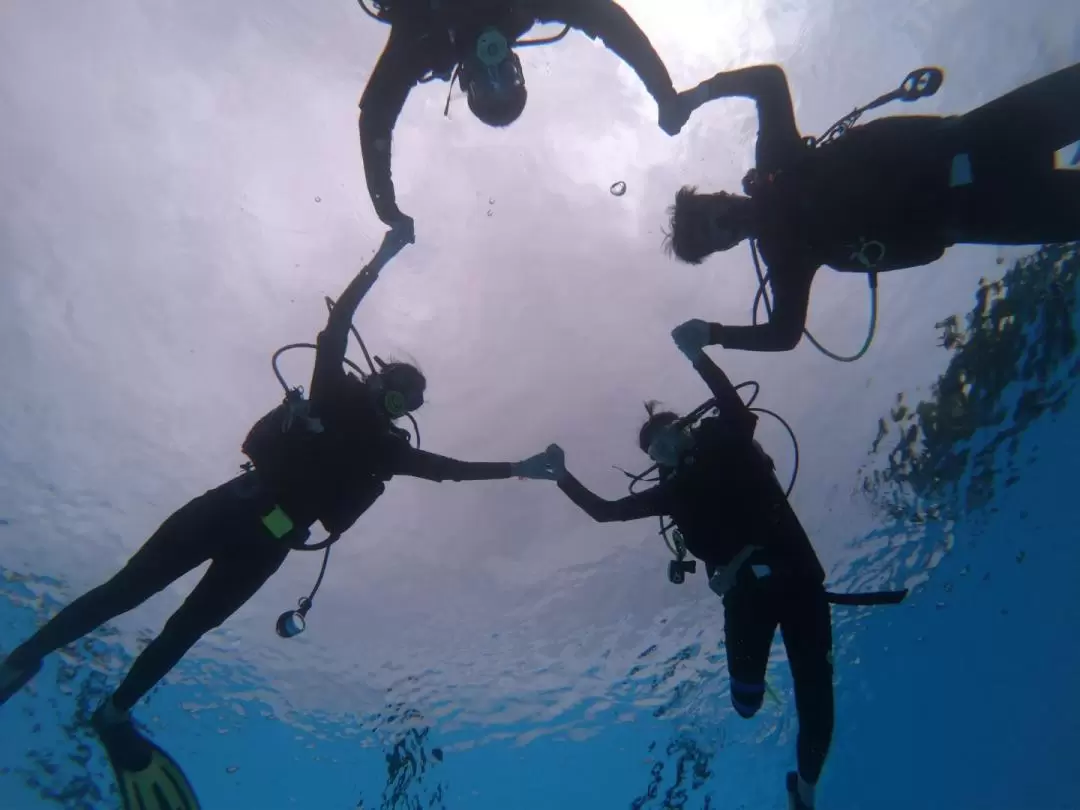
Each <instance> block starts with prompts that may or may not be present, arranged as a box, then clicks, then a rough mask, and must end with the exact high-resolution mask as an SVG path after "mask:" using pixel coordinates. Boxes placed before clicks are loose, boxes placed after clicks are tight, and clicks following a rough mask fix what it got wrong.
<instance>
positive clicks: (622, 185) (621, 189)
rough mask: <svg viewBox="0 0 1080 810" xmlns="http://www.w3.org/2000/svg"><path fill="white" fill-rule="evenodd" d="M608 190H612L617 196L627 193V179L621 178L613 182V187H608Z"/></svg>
mask: <svg viewBox="0 0 1080 810" xmlns="http://www.w3.org/2000/svg"><path fill="white" fill-rule="evenodd" d="M608 191H610V192H611V193H612V194H613V195H615V196H616V197H621V196H622V195H623V194H625V193H626V181H625V180H619V181H617V182H614V183H612V184H611V188H610V189H608Z"/></svg>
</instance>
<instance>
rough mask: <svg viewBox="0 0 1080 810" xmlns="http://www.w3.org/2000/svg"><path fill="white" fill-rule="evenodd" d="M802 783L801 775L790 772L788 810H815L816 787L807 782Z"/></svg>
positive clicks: (788, 777)
mask: <svg viewBox="0 0 1080 810" xmlns="http://www.w3.org/2000/svg"><path fill="white" fill-rule="evenodd" d="M800 781H801V780H800V779H799V774H797V773H796V772H795V771H789V772H788V775H787V796H788V810H814V787H813V785H808V784H806V783H805V782H802V784H800ZM807 794H808V795H807Z"/></svg>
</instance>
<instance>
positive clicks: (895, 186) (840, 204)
mask: <svg viewBox="0 0 1080 810" xmlns="http://www.w3.org/2000/svg"><path fill="white" fill-rule="evenodd" d="M708 84H709V87H710V95H711V97H712V98H720V97H724V96H745V97H749V98H752V99H754V101H755V102H756V104H757V109H758V116H759V134H758V142H757V160H756V164H757V165H756V168H755V170H754V171H753V172H751V174H750V175H749V176H748V178H747V182H746V183H745V185H746V186H747V189H746V190H747V192H748V193H749V194H750V196H751V199H752V201H753V202H752V204H753V208H754V213H753V222H754V228H755V235H756V237H757V239H758V247H759V250H760V252H761V257H762V259H763V260H764V262H765V264H766V265H767V266H768V272H769V276H770V282H771V285H772V290H773V297H774V303H773V311H772V316H771V318H770V319H769V321H768V323H765V324H761V325H758V326H723V325H721V324H712V325H711V326H712V335H711V342H712V343H714V344H719V345H722V346H724V347H725V348H729V349H744V350H749V351H786V350H788V349H792V348H794V347H795V345H796V344H797V343H798V342H799V339H800V338H801V336H802V332H803V327H804V325H805V322H806V313H807V306H808V303H809V299H810V286H811V283H812V281H813V278H814V274H815V273H816V272H817V269H818V268H819V267H820V266H822V265H827V266H829V267H832V268H833V269H836V270H841V271H854V272H867V271H874V272H880V271H888V270H895V269H900V268H904V267H914V266H918V265H924V264H929V263H931V262H933V261H936V260H937V259H939V258H941V256H942V255H943V254H944V253H945V250H946V249H947V248H948V247H949V246H951V245H954V244H960V243H967V244H995V245H1026V244H1044V243H1052V242H1068V241H1073V240H1076V239H1080V172H1076V171H1065V170H1061V169H1057V170H1055V159H1054V155H1055V152H1056V151H1057V150H1060V149H1062V148H1064V147H1066V146H1068V145H1069V144H1071V143H1073V142H1075V141H1077V140H1078V139H1080V102H1078V99H1080V64H1078V65H1074V66H1072V67H1069V68H1065V69H1063V70H1060V71H1058V72H1056V73H1053V74H1051V75H1049V76H1046V77H1044V78H1042V79H1039V80H1037V81H1034V82H1031V83H1030V84H1026V85H1024V86H1023V87H1020V88H1018V89H1017V90H1014V91H1012V92H1011V93H1008V94H1006V95H1004V96H1002V97H1000V98H998V99H995V100H994V101H991V102H989V103H988V104H985V105H983V106H982V107H979V108H977V109H975V110H973V111H971V112H969V113H967V114H966V115H961V116H953V117H941V116H892V117H886V118H881V119H878V120H875V121H871V122H869V123H866V124H862V125H859V126H855V127H853V128H852V129H850V130H849V131H848V132H847V133H846V134H844V135H841V136H840V137H838V138H836V139H835V140H833V141H831V142H829V143H826V144H824V145H821V146H818V147H816V148H812V147H809V146H807V145H806V144H805V143H804V141H803V138H802V135H800V133H799V130H798V128H797V127H796V124H795V115H794V112H793V109H792V102H791V92H790V90H789V89H788V85H787V79H786V78H785V76H784V73H783V71H782V70H781V69H780V68H779V67H777V66H775V65H766V66H761V67H751V68H746V69H743V70H735V71H730V72H728V73H721V74H718V75H717V76H715V77H714V78H713V79H711V80H709V83H708ZM1066 162H1067V161H1066Z"/></svg>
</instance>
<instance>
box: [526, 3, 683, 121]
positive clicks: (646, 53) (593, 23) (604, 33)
mask: <svg viewBox="0 0 1080 810" xmlns="http://www.w3.org/2000/svg"><path fill="white" fill-rule="evenodd" d="M538 6H539V10H538V12H537V19H538V20H540V21H541V22H561V23H563V24H564V25H569V26H570V27H571V28H575V29H577V30H579V31H581V32H582V33H584V34H585V35H587V36H588V37H590V38H592V39H596V38H599V39H600V40H601V41H602V42H603V43H604V46H605V47H606V48H608V49H609V50H610V51H611V52H612V53H614V54H615V55H616V56H618V57H619V58H620V59H622V60H623V61H624V62H626V64H628V65H629V66H630V67H631V68H633V70H634V72H635V73H637V75H638V77H639V78H640V79H641V81H642V83H643V84H644V85H645V89H646V90H648V91H649V95H651V96H652V97H653V98H654V99H656V103H657V104H659V105H663V104H665V103H668V102H670V101H671V100H672V99H673V98H674V97H675V87H674V86H673V85H672V83H671V76H670V75H669V74H668V70H667V67H666V66H665V65H664V62H663V60H662V59H661V58H660V56H659V55H658V54H657V53H656V49H655V48H654V47H653V45H652V43H651V42H649V38H648V37H647V36H645V32H644V31H642V30H641V28H640V26H638V24H637V23H636V22H634V19H633V18H632V17H631V16H630V15H629V14H628V13H627V12H626V9H624V8H623V7H622V6H620V5H619V4H618V3H615V2H613V0H547V1H546V2H541V3H538Z"/></svg>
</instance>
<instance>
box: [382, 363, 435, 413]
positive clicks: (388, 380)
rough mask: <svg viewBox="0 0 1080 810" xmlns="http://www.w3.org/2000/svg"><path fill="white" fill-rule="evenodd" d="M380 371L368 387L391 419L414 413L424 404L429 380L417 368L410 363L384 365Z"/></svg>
mask: <svg viewBox="0 0 1080 810" xmlns="http://www.w3.org/2000/svg"><path fill="white" fill-rule="evenodd" d="M379 366H380V368H379V371H378V372H376V373H375V374H372V375H371V376H370V377H368V386H369V387H370V388H371V390H372V391H374V392H375V395H376V397H377V400H378V402H379V404H380V406H381V407H382V409H383V410H384V411H386V413H387V415H388V416H389V417H390V418H391V419H398V418H400V417H402V416H405V414H408V413H412V412H413V411H415V410H417V409H418V408H420V407H421V406H422V405H423V404H424V392H425V390H426V389H427V380H426V379H425V378H424V375H423V373H421V371H420V369H418V368H417V367H416V366H413V365H410V364H409V363H397V362H394V363H383V362H382V361H381V360H380V361H379Z"/></svg>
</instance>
